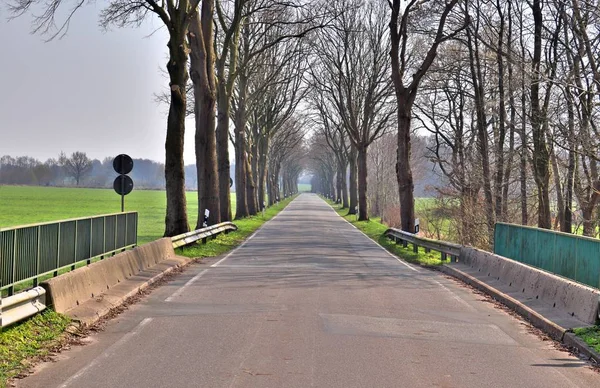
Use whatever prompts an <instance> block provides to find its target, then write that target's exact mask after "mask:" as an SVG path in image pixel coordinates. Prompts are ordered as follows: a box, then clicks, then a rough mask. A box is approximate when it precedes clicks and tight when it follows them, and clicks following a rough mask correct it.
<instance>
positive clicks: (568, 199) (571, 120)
mask: <svg viewBox="0 0 600 388" xmlns="http://www.w3.org/2000/svg"><path fill="white" fill-rule="evenodd" d="M566 95H567V114H568V128H569V139H568V144H569V157H568V159H569V162H568V166H567V178H566V181H565V222H564V224H563V225H561V231H562V232H565V233H573V210H572V207H573V186H574V179H575V169H576V168H577V164H576V163H577V157H576V154H575V111H574V109H573V104H574V101H573V95H572V94H571V89H570V88H569V89H568V90H567V92H566Z"/></svg>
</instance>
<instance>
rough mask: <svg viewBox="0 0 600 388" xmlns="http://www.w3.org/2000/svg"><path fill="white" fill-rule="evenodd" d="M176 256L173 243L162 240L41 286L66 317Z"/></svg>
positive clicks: (59, 277) (53, 304) (165, 239)
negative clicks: (78, 308)
mask: <svg viewBox="0 0 600 388" xmlns="http://www.w3.org/2000/svg"><path fill="white" fill-rule="evenodd" d="M174 256H175V252H174V250H173V245H172V243H171V239H170V238H162V239H160V240H157V241H153V242H151V243H148V244H144V245H141V246H139V247H136V248H134V249H131V250H128V251H125V252H122V253H119V254H117V255H115V256H112V257H109V258H106V259H104V260H101V261H97V262H95V263H92V264H90V265H88V266H86V267H81V268H78V269H76V270H75V271H72V272H69V273H66V274H64V275H61V276H57V277H55V278H52V279H49V280H47V281H45V282H43V283H42V284H41V286H42V287H44V289H46V293H47V296H48V300H49V301H50V303H49V304H50V305H52V306H53V307H54V310H55V311H57V312H59V313H64V312H66V311H67V310H69V309H72V308H75V307H77V306H79V305H80V304H82V303H84V302H85V301H87V300H89V299H90V298H94V297H98V296H100V295H101V294H102V293H104V292H106V291H107V290H109V289H110V288H112V287H114V286H116V285H118V284H119V283H120V282H122V281H124V280H125V279H128V278H130V277H132V276H134V275H135V274H137V273H139V272H141V271H143V270H145V269H148V268H150V267H152V266H154V265H156V264H158V263H159V262H161V261H163V260H166V259H169V258H171V257H174Z"/></svg>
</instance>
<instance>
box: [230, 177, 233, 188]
mask: <svg viewBox="0 0 600 388" xmlns="http://www.w3.org/2000/svg"><path fill="white" fill-rule="evenodd" d="M231 186H233V179H231V177H229V187H231Z"/></svg>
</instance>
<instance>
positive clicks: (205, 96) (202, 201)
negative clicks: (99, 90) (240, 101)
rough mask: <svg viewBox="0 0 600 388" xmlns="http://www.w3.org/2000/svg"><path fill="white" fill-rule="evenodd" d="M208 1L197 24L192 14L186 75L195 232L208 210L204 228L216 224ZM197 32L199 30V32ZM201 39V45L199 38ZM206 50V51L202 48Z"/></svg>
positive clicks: (209, 6) (216, 186)
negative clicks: (191, 100) (190, 91)
mask: <svg viewBox="0 0 600 388" xmlns="http://www.w3.org/2000/svg"><path fill="white" fill-rule="evenodd" d="M212 7H213V3H212V0H207V1H205V2H204V3H202V11H201V12H202V16H201V17H202V18H203V19H204V20H208V22H207V23H205V24H201V22H200V20H198V14H197V13H196V14H195V15H194V16H193V18H192V19H191V21H190V26H189V33H188V38H189V42H190V50H191V54H190V74H191V79H192V83H193V86H194V97H195V103H196V105H195V106H194V113H195V118H196V134H195V146H196V173H197V181H198V182H197V183H198V221H197V222H196V229H200V228H202V227H203V222H204V211H205V209H208V210H209V212H210V213H209V218H208V225H209V226H210V225H214V224H217V223H219V222H220V220H221V214H220V212H219V196H218V192H219V186H218V183H217V179H218V176H217V147H216V133H215V105H216V96H215V92H216V90H215V74H214V55H213V52H212V45H213V35H212V22H211V21H212ZM201 28H202V29H203V30H201ZM201 37H202V38H204V41H202V40H201V39H200V38H201ZM206 47H209V50H208V51H207V50H206V49H205V48H206Z"/></svg>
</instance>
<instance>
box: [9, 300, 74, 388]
mask: <svg viewBox="0 0 600 388" xmlns="http://www.w3.org/2000/svg"><path fill="white" fill-rule="evenodd" d="M69 322H70V320H69V318H68V317H66V316H64V315H61V314H58V313H56V312H54V311H52V310H46V311H44V312H43V313H41V314H38V315H35V316H34V317H32V318H31V319H29V320H27V321H25V322H23V323H20V324H17V325H14V326H11V327H9V328H7V329H4V330H3V331H2V332H1V333H0V387H2V388H4V387H6V386H7V380H8V379H10V378H12V377H15V376H18V375H19V374H20V373H21V372H23V371H24V370H26V369H27V368H28V367H29V362H27V360H31V359H32V358H43V357H45V356H46V355H48V354H49V353H50V352H51V349H52V348H53V347H55V346H56V344H57V343H56V341H57V339H58V338H59V337H60V336H61V335H62V333H63V332H64V330H65V329H66V328H67V326H68V325H69Z"/></svg>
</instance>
